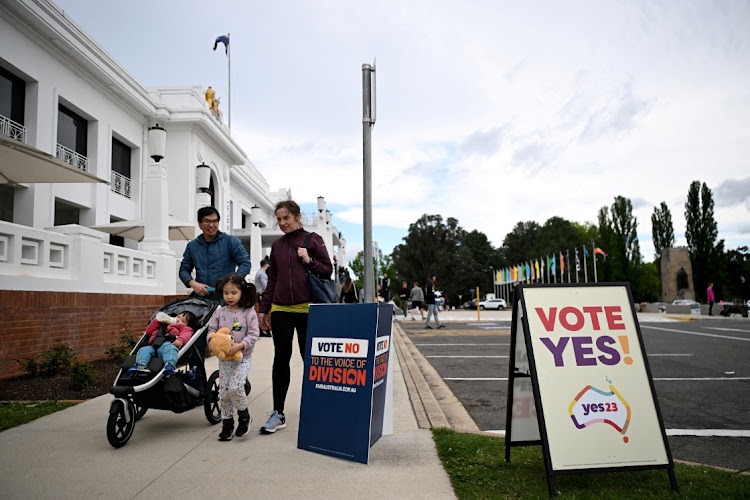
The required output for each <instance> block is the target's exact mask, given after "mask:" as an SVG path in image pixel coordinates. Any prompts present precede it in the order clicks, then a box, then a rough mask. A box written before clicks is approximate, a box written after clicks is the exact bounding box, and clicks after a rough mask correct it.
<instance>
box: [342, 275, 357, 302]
mask: <svg viewBox="0 0 750 500" xmlns="http://www.w3.org/2000/svg"><path fill="white" fill-rule="evenodd" d="M339 302H344V303H345V304H356V303H357V302H359V301H358V300H357V287H356V286H354V282H353V281H352V279H351V278H350V277H349V276H347V277H346V279H345V280H344V286H342V287H341V296H340V297H339Z"/></svg>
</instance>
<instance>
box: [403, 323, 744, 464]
mask: <svg viewBox="0 0 750 500" xmlns="http://www.w3.org/2000/svg"><path fill="white" fill-rule="evenodd" d="M510 320H511V314H510V312H509V311H506V312H504V313H502V312H498V313H494V312H493V313H486V312H483V313H481V321H477V315H476V314H475V313H469V314H467V313H466V312H460V313H457V312H454V311H448V312H446V313H443V314H441V321H443V322H444V323H445V324H446V326H447V327H446V328H444V329H442V330H425V329H424V324H423V322H421V321H410V320H406V321H403V322H402V323H401V325H402V328H403V330H404V332H405V333H406V334H407V335H409V337H410V338H411V340H412V342H413V343H414V344H415V346H416V347H417V348H418V349H419V351H420V352H421V353H422V355H424V356H425V357H426V358H427V360H428V361H429V362H430V363H431V364H432V366H433V367H434V368H435V369H436V370H437V372H438V373H439V375H440V376H441V377H442V378H443V380H445V382H446V384H447V385H448V386H449V387H450V388H451V390H452V391H453V392H454V394H455V395H456V397H457V398H458V399H459V400H460V401H461V402H462V403H463V404H464V406H465V407H466V409H467V410H468V412H469V414H470V415H471V417H472V418H473V419H474V421H475V422H476V424H477V425H478V426H479V428H480V429H481V430H483V431H495V432H498V433H502V432H503V431H504V429H505V416H506V398H507V384H508V363H509V360H510V358H509V354H510V324H511V322H510ZM639 322H640V325H641V332H642V335H643V341H644V345H645V348H646V353H647V356H648V360H649V365H650V368H651V373H652V376H653V378H654V386H655V389H656V395H657V398H658V401H659V405H660V408H661V412H662V418H663V420H664V426H665V428H666V430H667V436H668V439H669V443H670V448H671V450H672V455H673V457H674V458H676V459H681V460H686V461H691V462H698V463H706V464H710V465H716V466H720V467H726V468H730V469H734V470H744V469H749V468H750V452H748V449H750V361H749V360H750V321H748V320H747V319H734V320H732V319H730V320H724V319H709V318H705V319H700V320H696V321H671V320H669V318H665V317H663V316H660V315H643V316H641V315H639Z"/></svg>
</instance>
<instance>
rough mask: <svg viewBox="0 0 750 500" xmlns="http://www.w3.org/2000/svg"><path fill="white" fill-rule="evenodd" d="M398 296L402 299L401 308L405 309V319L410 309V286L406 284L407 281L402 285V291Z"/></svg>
mask: <svg viewBox="0 0 750 500" xmlns="http://www.w3.org/2000/svg"><path fill="white" fill-rule="evenodd" d="M398 296H399V297H401V307H402V308H403V309H404V318H405V317H406V314H407V310H408V309H409V285H407V284H406V281H404V282H403V283H401V290H399V292H398Z"/></svg>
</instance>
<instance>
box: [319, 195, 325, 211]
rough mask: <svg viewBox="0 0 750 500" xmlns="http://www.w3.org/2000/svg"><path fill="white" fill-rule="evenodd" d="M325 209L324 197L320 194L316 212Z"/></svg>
mask: <svg viewBox="0 0 750 500" xmlns="http://www.w3.org/2000/svg"><path fill="white" fill-rule="evenodd" d="M325 209H326V199H325V198H323V197H322V196H318V212H320V213H323V210H325Z"/></svg>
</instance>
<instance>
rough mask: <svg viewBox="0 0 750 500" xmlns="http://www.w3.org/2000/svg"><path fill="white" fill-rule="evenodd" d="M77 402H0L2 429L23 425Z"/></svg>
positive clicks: (0, 427) (0, 424)
mask: <svg viewBox="0 0 750 500" xmlns="http://www.w3.org/2000/svg"><path fill="white" fill-rule="evenodd" d="M75 404H77V403H70V402H62V401H30V402H25V403H19V402H7V403H0V431H4V430H6V429H10V428H11V427H16V426H18V425H22V424H25V423H28V422H31V421H32V420H36V419H37V418H39V417H43V416H45V415H49V414H50V413H55V412H56V411H60V410H64V409H65V408H68V407H69V406H73V405H75Z"/></svg>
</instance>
